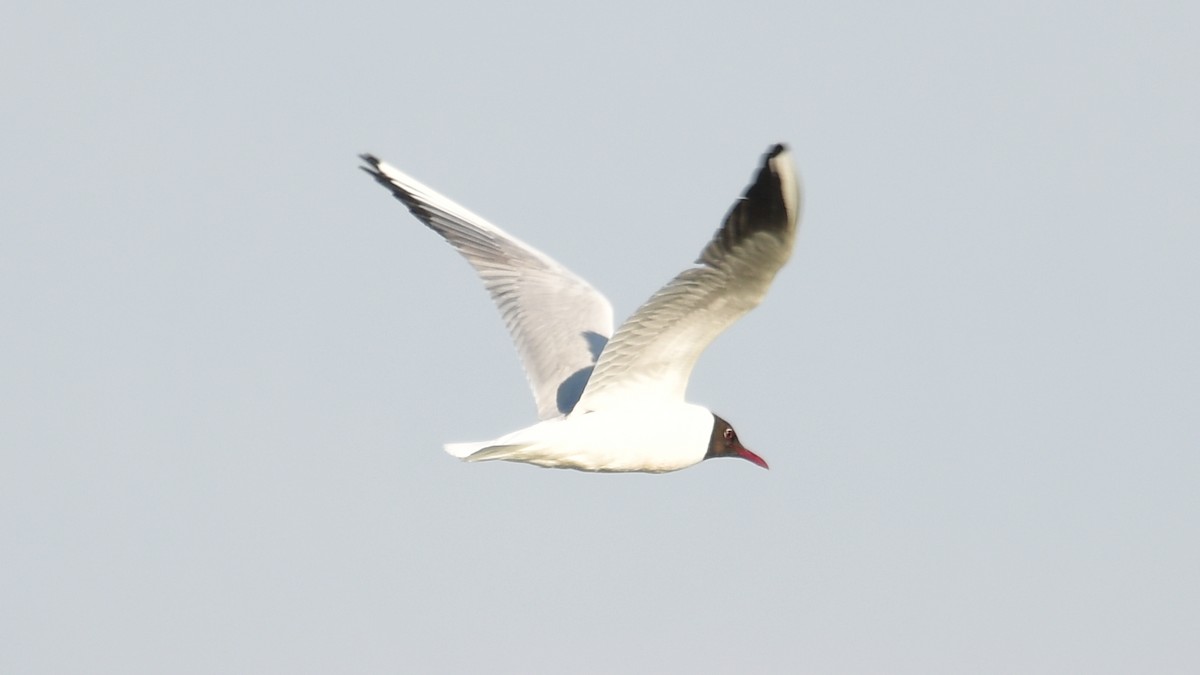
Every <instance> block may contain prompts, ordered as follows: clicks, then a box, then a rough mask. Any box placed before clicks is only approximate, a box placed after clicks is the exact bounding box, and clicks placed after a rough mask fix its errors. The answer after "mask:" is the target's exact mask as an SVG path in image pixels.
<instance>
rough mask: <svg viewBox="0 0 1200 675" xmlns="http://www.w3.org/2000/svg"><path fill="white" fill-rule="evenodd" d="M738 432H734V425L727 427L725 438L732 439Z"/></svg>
mask: <svg viewBox="0 0 1200 675" xmlns="http://www.w3.org/2000/svg"><path fill="white" fill-rule="evenodd" d="M736 435H737V434H735V433H733V427H725V440H727V441H732V440H733V437H734V436H736Z"/></svg>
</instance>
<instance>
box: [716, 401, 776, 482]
mask: <svg viewBox="0 0 1200 675" xmlns="http://www.w3.org/2000/svg"><path fill="white" fill-rule="evenodd" d="M713 457H741V458H742V459H745V460H749V461H751V462H754V463H755V464H757V465H759V466H761V467H762V468H764V469H769V468H771V467H769V466H767V463H766V462H765V461H764V460H763V458H762V457H759V456H758V455H756V454H754V453H753V452H750V451H749V450H747V449H746V446H744V445H742V442H741V441H739V440H738V436H737V432H736V431H734V430H733V426H731V425H730V424H729V422H726V421H725V420H723V419H721V418H720V416H718V415H717V414H715V413H714V414H713V428H712V436H711V437H710V438H709V439H708V454H706V455H704V459H712V458H713Z"/></svg>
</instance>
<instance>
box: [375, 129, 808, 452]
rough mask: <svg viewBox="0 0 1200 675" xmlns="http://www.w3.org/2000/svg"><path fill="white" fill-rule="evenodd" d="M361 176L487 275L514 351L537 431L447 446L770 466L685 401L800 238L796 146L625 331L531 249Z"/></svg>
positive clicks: (428, 194)
mask: <svg viewBox="0 0 1200 675" xmlns="http://www.w3.org/2000/svg"><path fill="white" fill-rule="evenodd" d="M361 157H362V160H363V162H364V165H363V166H361V167H360V168H361V169H362V170H363V171H366V172H367V173H369V174H370V175H371V176H372V177H373V178H374V179H375V180H376V181H377V182H378V183H379V184H380V185H382V186H384V187H385V188H387V189H388V190H390V191H391V193H392V194H393V195H394V196H395V197H396V198H397V199H399V200H400V201H401V202H403V203H404V205H405V206H406V207H408V210H409V211H410V212H411V213H412V214H413V215H414V216H416V217H417V219H418V220H420V221H421V222H422V223H424V224H425V225H427V226H428V227H429V228H430V229H432V230H433V231H434V232H437V233H438V234H439V235H441V236H442V237H443V238H444V239H445V240H446V241H448V242H449V243H450V244H451V245H452V246H453V247H454V248H455V249H456V250H457V251H458V252H459V253H460V254H461V255H462V256H463V257H464V258H466V259H467V262H469V263H470V264H471V266H472V267H474V268H475V271H476V272H478V274H479V277H480V278H481V279H482V280H483V284H484V287H486V288H487V291H488V293H490V294H491V297H492V300H493V301H494V302H495V303H496V306H497V307H498V309H499V310H500V315H501V317H502V318H503V319H504V323H505V325H506V326H507V327H508V330H509V333H510V334H511V335H512V338H513V341H514V342H515V343H516V346H517V351H518V353H519V354H520V358H521V362H522V364H523V365H524V367H525V373H526V375H527V377H528V379H529V385H530V387H531V388H532V389H533V397H534V400H535V402H536V404H537V409H538V418H539V420H540V421H539V422H537V423H536V424H533V425H531V426H528V427H525V428H523V429H519V430H517V431H514V432H512V433H509V434H505V435H504V436H501V437H499V438H497V439H494V440H490V441H482V442H475V443H449V444H447V445H446V446H445V448H446V451H447V452H449V453H450V454H451V455H453V456H455V457H458V458H460V459H463V460H466V461H469V462H477V461H484V460H506V461H510V462H527V463H529V464H535V465H537V466H542V467H551V468H564V469H578V470H580V471H603V472H625V471H643V472H649V473H663V472H667V471H677V470H679V469H684V468H687V467H689V466H692V465H694V464H698V463H700V462H701V461H703V460H706V459H712V458H714V457H740V458H742V459H746V460H749V461H750V462H753V463H754V464H757V465H758V466H761V467H763V468H764V469H765V468H767V463H766V461H764V460H763V459H762V458H761V457H759V456H758V455H757V454H755V453H753V452H751V451H750V450H748V449H747V448H746V447H745V446H744V445H742V442H741V440H739V438H738V435H737V432H736V431H734V429H733V427H732V426H731V425H730V424H729V422H726V421H725V420H724V419H722V418H721V417H720V416H719V415H717V414H715V413H713V412H712V411H710V410H708V409H707V408H705V407H702V406H699V405H695V404H692V403H688V402H686V401H685V400H684V394H685V393H686V389H687V382H688V377H689V376H690V375H691V372H692V368H693V367H694V366H695V364H696V360H697V359H698V358H699V357H700V354H701V352H703V351H704V349H705V348H706V347H708V345H709V343H711V342H712V341H713V339H714V338H716V337H717V336H718V335H720V334H721V332H722V331H724V330H725V329H726V328H728V327H729V326H730V325H732V324H733V322H735V321H737V320H738V319H739V318H741V317H742V316H743V315H744V314H746V312H749V311H750V310H751V309H753V308H754V307H756V306H758V304H759V303H760V302H761V301H762V299H763V296H764V295H766V292H767V288H768V287H769V286H770V285H771V281H772V280H773V279H774V278H775V274H776V273H777V272H778V271H779V269H780V268H781V267H783V265H784V263H785V262H787V260H788V257H789V256H790V255H791V252H792V246H793V244H794V242H795V239H796V226H797V220H798V218H799V214H800V205H801V194H800V186H799V182H798V180H797V177H796V170H795V167H794V166H793V164H792V159H791V156H790V154H789V152H788V149H787V147H786V146H784V145H782V144H779V145H775V146H773V147H771V148H770V149H769V150H768V151H767V153H766V154H765V155H764V156H763V158H762V161H761V163H760V165H759V167H758V170H757V171H756V172H755V175H754V177H753V180H752V181H751V183H750V185H749V186H748V187H747V188H746V190H745V192H743V193H742V196H741V197H740V198H739V199H738V200H737V201H736V202H734V204H733V206H732V208H730V210H729V213H728V214H727V215H726V216H725V220H724V222H723V223H722V225H721V227H720V228H719V229H718V230H717V232H716V234H715V235H714V236H713V238H712V240H711V241H709V242H708V244H707V245H706V246H705V247H704V250H702V251H701V252H700V257H699V259H697V260H696V262H695V264H693V265H692V266H691V267H688V268H687V269H685V270H683V271H682V272H680V273H679V274H678V275H677V276H676V277H675V278H674V279H672V280H671V281H670V282H668V283H667V285H666V286H663V287H662V288H661V289H659V291H658V292H657V293H655V294H654V295H652V296H650V299H649V300H647V301H646V303H645V304H643V305H642V306H641V307H640V308H639V309H638V310H637V311H636V312H634V313H633V316H631V317H629V318H628V319H626V320H625V323H624V324H622V325H621V327H620V329H618V330H617V331H616V333H615V334H614V333H613V312H612V306H611V305H610V304H609V302H608V300H607V299H606V298H605V297H604V296H603V295H601V294H600V292H598V291H597V290H596V289H595V288H592V286H591V285H590V284H589V283H587V282H586V281H584V280H583V279H581V278H579V277H578V276H576V275H575V274H573V273H572V272H571V271H570V270H568V269H567V268H565V267H563V266H562V265H560V264H558V263H557V262H555V261H554V260H552V259H551V258H550V257H549V256H547V255H545V254H543V253H541V252H540V251H538V250H536V249H535V248H533V247H532V246H529V245H528V244H526V243H524V242H522V241H520V240H519V239H517V238H516V237H513V236H512V235H510V234H508V233H507V232H505V231H503V230H501V229H500V228H498V227H496V226H495V225H493V224H491V223H489V222H488V221H487V220H484V219H483V218H480V217H479V216H477V215H475V214H474V213H472V212H470V211H468V210H467V209H465V208H463V207H462V206H460V205H458V204H457V203H455V202H453V201H451V200H450V199H447V198H446V197H444V196H442V195H441V194H439V193H437V192H435V191H434V190H432V189H430V188H429V187H427V186H425V185H424V184H422V183H420V182H418V181H417V180H415V179H413V178H412V177H410V176H408V175H407V174H405V173H403V172H401V171H399V170H398V169H396V168H395V167H393V166H391V165H389V164H387V163H386V162H383V161H381V160H379V159H378V158H376V157H375V156H373V155H362V156H361Z"/></svg>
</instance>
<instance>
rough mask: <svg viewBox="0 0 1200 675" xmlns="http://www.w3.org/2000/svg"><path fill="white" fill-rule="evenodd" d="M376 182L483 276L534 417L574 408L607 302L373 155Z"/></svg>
mask: <svg viewBox="0 0 1200 675" xmlns="http://www.w3.org/2000/svg"><path fill="white" fill-rule="evenodd" d="M362 159H363V161H364V162H366V166H363V167H360V168H361V169H362V170H363V171H366V172H367V173H369V174H371V176H372V177H374V178H375V180H376V181H378V182H379V184H380V185H382V186H384V187H386V188H387V189H389V190H391V191H392V194H393V195H395V196H396V199H399V200H400V201H401V202H403V203H404V205H405V206H407V207H408V210H409V211H411V212H412V214H413V215H414V216H416V217H417V219H418V220H420V221H421V222H423V223H425V224H426V225H428V226H429V228H430V229H432V230H433V231H435V232H437V233H438V234H440V235H442V237H443V238H445V239H446V241H448V242H450V244H451V245H453V246H454V248H455V249H457V250H458V252H459V253H461V254H462V256H463V257H464V258H466V259H467V262H469V263H471V266H472V267H474V268H475V271H476V272H478V273H479V276H480V278H482V279H483V284H484V286H485V287H487V290H488V293H490V294H491V295H492V300H494V301H495V303H496V306H497V308H499V310H500V316H501V317H502V318H503V319H504V324H505V325H506V326H508V331H509V333H511V334H512V338H513V341H514V342H515V343H516V345H517V352H518V353H519V354H520V356H521V363H522V364H523V365H524V366H525V375H526V376H527V377H528V378H529V386H530V388H532V389H533V397H534V399H535V400H536V403H537V408H538V417H540V418H541V419H549V418H551V417H557V416H559V415H564V414H566V413H568V412H570V411H571V410H572V409H573V408H574V407H575V402H576V401H578V400H579V396H580V394H581V393H582V392H583V388H584V385H586V384H587V381H588V377H589V376H590V375H591V373H592V367H593V365H594V364H595V362H596V357H597V356H598V355H599V354H600V351H601V350H602V349H603V348H604V345H605V343H606V342H607V341H608V337H609V336H610V335H612V330H613V319H612V305H610V304H609V303H608V300H607V299H606V298H605V297H604V296H603V295H601V294H600V293H599V292H598V291H597V290H596V289H594V288H592V286H591V285H590V284H588V283H587V282H586V281H584V280H583V279H580V278H579V277H577V276H575V275H574V274H572V273H571V272H570V270H568V269H567V268H565V267H563V266H562V265H559V264H558V263H556V262H554V261H553V260H551V259H550V257H549V256H547V255H545V254H543V253H541V252H539V251H537V250H536V249H534V248H533V247H532V246H529V245H528V244H525V243H524V242H522V241H520V240H518V239H516V238H515V237H513V236H511V235H509V234H508V233H506V232H504V231H503V230H501V229H500V228H498V227H496V226H495V225H492V224H491V223H489V222H488V221H486V220H484V219H483V218H480V217H479V216H477V215H475V214H474V213H471V212H470V211H468V210H467V209H465V208H463V207H461V206H459V205H458V204H456V203H454V202H453V201H451V200H449V199H447V198H446V197H443V196H442V195H440V194H438V193H437V192H435V191H433V190H431V189H430V188H428V187H426V186H425V185H423V184H422V183H420V182H418V181H416V180H415V179H413V178H412V177H411V176H408V175H406V174H404V173H402V172H401V171H399V170H397V169H396V168H395V167H393V166H391V165H389V164H387V163H386V162H382V161H380V160H379V159H377V158H375V157H374V156H372V155H362Z"/></svg>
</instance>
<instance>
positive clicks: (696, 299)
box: [577, 145, 800, 411]
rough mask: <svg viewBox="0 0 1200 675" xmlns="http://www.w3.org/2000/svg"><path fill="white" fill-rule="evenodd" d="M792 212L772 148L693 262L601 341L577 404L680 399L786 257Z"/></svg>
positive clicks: (795, 193)
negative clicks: (711, 348)
mask: <svg viewBox="0 0 1200 675" xmlns="http://www.w3.org/2000/svg"><path fill="white" fill-rule="evenodd" d="M799 214H800V186H799V183H798V182H797V179H796V171H795V168H794V167H793V165H792V160H791V156H790V155H789V154H788V151H787V148H786V147H785V146H783V145H776V146H774V147H773V148H771V149H770V150H769V151H768V152H767V154H766V155H765V156H764V157H763V161H762V166H761V167H760V168H759V170H758V173H757V175H756V176H755V177H754V182H752V183H751V184H750V186H749V187H748V188H747V189H746V192H745V193H744V194H743V195H742V197H741V199H739V200H738V201H737V202H736V203H734V205H733V208H732V209H730V211H729V214H728V215H727V216H725V222H724V224H722V225H721V228H720V229H719V230H717V233H716V235H715V236H714V237H713V239H712V241H710V242H709V244H708V246H706V247H705V248H704V251H703V252H701V254H700V258H699V259H698V260H697V261H696V266H695V267H691V268H689V269H686V270H684V271H683V272H681V273H680V274H679V276H677V277H675V278H674V279H672V280H671V282H670V283H668V284H667V285H666V286H664V287H663V288H662V289H661V290H660V291H658V292H657V293H655V294H654V295H653V296H651V298H650V299H649V300H648V301H647V302H646V304H644V305H642V306H641V308H639V309H638V311H637V312H635V313H634V314H633V316H631V317H629V319H628V320H627V321H625V323H624V324H623V325H622V326H621V328H620V329H619V330H618V331H617V334H616V335H614V336H613V338H612V340H610V341H609V343H608V346H607V347H605V349H604V351H603V352H602V353H601V354H600V360H599V361H598V362H597V363H596V369H595V372H593V374H592V379H591V381H590V382H588V385H587V388H586V389H585V390H584V392H583V397H582V398H581V399H580V400H579V404H578V405H577V409H578V410H581V411H584V410H597V409H601V408H606V407H612V406H615V405H628V404H637V402H639V401H644V400H662V399H666V400H679V401H682V400H683V397H684V393H685V392H686V390H687V382H688V378H689V377H690V376H691V373H692V368H693V367H694V366H695V365H696V359H698V358H700V354H701V352H703V351H704V349H705V348H706V347H708V345H709V343H711V342H712V341H713V339H714V338H716V337H717V336H718V335H720V334H721V331H723V330H725V329H726V328H728V327H729V326H730V325H732V324H733V322H735V321H737V320H738V319H739V318H741V317H742V315H744V314H745V313H746V312H749V311H750V310H751V309H753V308H754V307H756V306H758V303H759V302H761V301H762V299H763V296H764V295H766V292H767V288H768V287H769V286H770V285H771V281H772V280H773V279H774V278H775V273H776V272H778V271H779V269H780V268H781V267H783V264H784V263H785V262H787V260H788V258H789V257H790V256H791V253H792V244H793V243H794V242H795V239H796V222H797V220H798V217H799Z"/></svg>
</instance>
